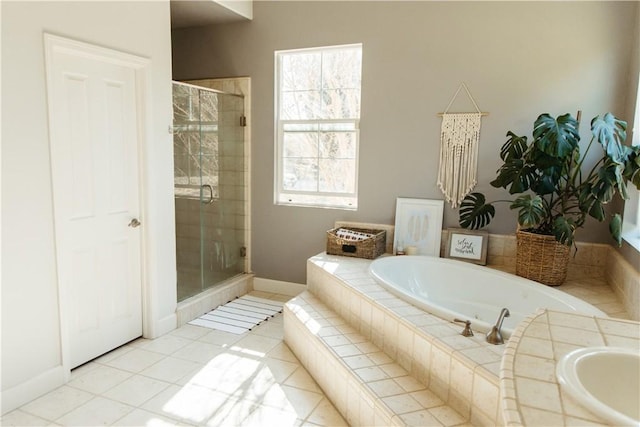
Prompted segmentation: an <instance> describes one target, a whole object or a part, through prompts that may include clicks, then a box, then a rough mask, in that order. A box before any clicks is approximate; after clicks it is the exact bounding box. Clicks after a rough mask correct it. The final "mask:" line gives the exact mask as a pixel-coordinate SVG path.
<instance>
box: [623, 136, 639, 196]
mask: <svg viewBox="0 0 640 427" xmlns="http://www.w3.org/2000/svg"><path fill="white" fill-rule="evenodd" d="M628 148H629V150H630V151H631V152H630V153H629V156H628V157H627V163H626V164H625V167H624V171H623V173H622V174H623V176H624V177H625V178H626V179H628V180H629V181H630V182H631V183H632V184H633V185H635V186H636V188H637V189H638V190H640V146H633V147H628Z"/></svg>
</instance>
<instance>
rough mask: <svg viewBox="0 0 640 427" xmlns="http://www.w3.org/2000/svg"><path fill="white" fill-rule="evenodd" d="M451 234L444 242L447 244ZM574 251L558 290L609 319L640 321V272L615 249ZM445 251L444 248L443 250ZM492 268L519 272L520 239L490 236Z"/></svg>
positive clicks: (583, 246) (591, 246)
mask: <svg viewBox="0 0 640 427" xmlns="http://www.w3.org/2000/svg"><path fill="white" fill-rule="evenodd" d="M446 238H447V232H446V230H445V231H443V236H442V239H443V241H446ZM576 246H577V249H578V250H577V251H575V253H574V250H573V249H572V250H571V257H570V258H569V268H568V272H567V280H566V281H565V283H564V284H563V285H562V286H560V287H558V288H557V289H559V290H561V291H563V292H566V293H568V294H571V295H573V296H575V297H578V298H581V299H583V300H585V301H587V302H588V303H590V304H593V305H595V306H596V307H598V308H599V309H600V310H602V311H604V312H605V313H607V314H608V315H609V316H612V317H617V318H624V319H633V320H638V321H640V273H639V272H638V270H636V269H634V268H633V266H632V265H631V264H630V263H629V262H628V261H627V260H625V259H624V258H623V257H622V255H620V253H619V252H618V251H617V250H615V249H614V248H613V247H612V246H610V245H607V244H601V243H583V242H578V243H577V244H576ZM443 250H444V249H443ZM487 261H488V263H489V267H492V268H497V269H500V270H503V271H507V272H509V273H515V269H516V237H515V236H514V235H500V234H490V235H489V245H488V248H487Z"/></svg>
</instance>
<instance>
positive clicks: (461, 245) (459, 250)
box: [444, 228, 489, 265]
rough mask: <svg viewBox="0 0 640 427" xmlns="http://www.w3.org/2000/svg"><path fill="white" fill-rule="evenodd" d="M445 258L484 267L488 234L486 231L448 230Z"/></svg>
mask: <svg viewBox="0 0 640 427" xmlns="http://www.w3.org/2000/svg"><path fill="white" fill-rule="evenodd" d="M448 231H449V237H448V239H447V246H446V249H445V253H444V256H445V258H453V259H458V260H460V261H468V262H473V263H475V264H481V265H485V264H486V263H487V244H488V243H489V233H487V232H486V231H476V230H466V229H464V228H450V229H449V230H448Z"/></svg>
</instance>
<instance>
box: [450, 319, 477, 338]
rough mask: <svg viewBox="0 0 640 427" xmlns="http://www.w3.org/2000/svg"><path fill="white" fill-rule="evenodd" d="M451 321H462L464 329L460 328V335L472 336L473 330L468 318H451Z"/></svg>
mask: <svg viewBox="0 0 640 427" xmlns="http://www.w3.org/2000/svg"><path fill="white" fill-rule="evenodd" d="M453 321H454V322H457V323H464V329H463V330H462V332H460V335H462V336H463V337H472V336H473V331H472V330H471V321H470V320H460V319H453Z"/></svg>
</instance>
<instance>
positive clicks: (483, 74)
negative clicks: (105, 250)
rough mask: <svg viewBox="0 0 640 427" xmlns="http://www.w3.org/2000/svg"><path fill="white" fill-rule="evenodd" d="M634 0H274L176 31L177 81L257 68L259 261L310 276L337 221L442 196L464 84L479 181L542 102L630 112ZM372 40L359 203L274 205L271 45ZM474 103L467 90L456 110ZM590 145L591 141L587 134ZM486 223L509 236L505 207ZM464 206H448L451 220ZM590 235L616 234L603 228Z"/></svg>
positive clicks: (285, 273) (559, 108)
mask: <svg viewBox="0 0 640 427" xmlns="http://www.w3.org/2000/svg"><path fill="white" fill-rule="evenodd" d="M636 8H637V4H636V3H635V2H620V3H617V2H552V3H543V2H535V3H534V2H531V3H528V2H397V1H396V2H310V1H304V2H270V1H259V2H256V3H255V4H254V19H253V21H252V22H246V23H235V24H225V25H219V26H212V27H201V28H194V29H184V30H178V31H175V32H174V33H173V35H172V36H173V71H174V78H175V79H178V80H182V79H194V78H207V77H229V76H250V77H251V78H252V91H253V92H252V98H253V106H252V108H253V123H252V124H253V129H254V132H253V141H252V165H253V166H252V170H251V172H252V197H253V199H252V215H253V219H252V233H253V235H252V242H253V245H254V246H253V270H254V271H255V272H256V273H257V275H258V276H260V277H265V278H271V279H277V280H285V281H293V282H300V283H304V281H305V260H306V258H308V257H309V256H311V255H314V254H316V253H318V252H320V251H322V250H323V248H324V243H325V234H324V232H325V231H326V230H327V229H329V228H330V227H331V226H332V225H333V222H334V221H335V220H354V221H364V222H378V223H387V224H393V222H394V215H395V200H396V198H397V197H419V198H437V199H441V198H442V195H441V193H440V192H439V190H438V189H437V187H436V174H437V167H438V156H439V132H440V119H439V118H438V117H437V116H436V114H437V113H438V112H441V111H443V109H444V108H445V107H446V106H447V103H448V102H449V100H450V98H451V96H452V95H453V93H454V92H455V90H456V89H457V87H458V85H459V84H460V83H461V82H466V83H467V85H468V87H469V88H470V90H471V92H472V94H473V96H474V97H475V99H476V101H477V102H478V104H479V105H480V107H481V108H482V110H483V111H487V112H489V113H490V115H489V116H488V117H485V118H484V119H483V122H482V133H481V139H480V155H479V170H480V171H479V176H478V180H479V184H478V186H477V187H476V188H477V190H479V191H483V192H487V193H488V198H489V199H497V198H503V197H504V196H506V193H505V192H502V191H498V190H494V189H492V187H491V186H490V185H489V181H491V180H492V179H493V178H494V176H495V171H496V169H497V168H498V166H499V158H498V149H499V147H500V146H501V145H502V144H503V142H504V140H505V137H504V135H505V133H506V131H507V130H513V131H514V132H516V133H520V134H530V133H531V126H532V124H533V121H534V120H535V118H536V117H537V116H538V114H540V113H542V112H549V113H551V114H553V115H559V114H563V113H566V112H571V113H574V114H575V112H576V110H578V109H581V110H582V111H583V117H584V118H585V120H584V122H585V123H584V124H583V126H582V134H583V139H586V140H588V138H587V135H588V131H589V129H588V126H587V123H588V120H590V119H591V117H593V116H595V115H597V114H601V113H604V112H606V111H612V112H613V113H614V114H616V115H618V116H624V114H625V94H626V90H627V85H628V83H627V82H628V72H629V71H628V70H629V58H628V57H629V54H630V51H631V47H632V43H631V42H632V37H631V35H632V31H633V28H634V23H635V16H636ZM356 42H362V43H363V71H362V120H361V138H360V175H359V209H358V211H357V212H347V211H340V210H331V209H315V208H297V207H282V206H275V205H274V204H273V175H274V166H273V156H274V144H273V135H274V125H273V121H274V115H273V112H274V111H273V105H274V98H273V93H274V88H273V79H274V51H275V50H280V49H294V48H303V47H313V46H325V45H334V44H345V43H356ZM472 108H473V107H472V105H471V103H470V102H469V101H468V100H466V99H465V98H464V97H463V96H460V97H459V98H458V100H457V101H456V102H455V103H454V105H453V108H452V110H453V111H469V110H471V109H472ZM585 143H586V141H585ZM497 215H498V216H497V218H496V220H494V222H493V223H492V224H491V226H490V227H489V228H488V230H489V231H490V232H494V233H512V232H514V230H515V224H516V219H515V215H514V214H513V213H510V212H509V211H508V209H507V208H506V206H505V207H503V208H501V209H500V210H499V211H498V213H497ZM457 218H458V212H457V211H454V210H452V209H450V208H445V212H444V227H455V226H457V223H458V220H457ZM578 239H579V240H583V241H598V242H606V241H607V227H606V225H605V224H597V223H596V224H588V227H587V228H586V229H585V230H584V231H581V232H580V233H579V236H578Z"/></svg>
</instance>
